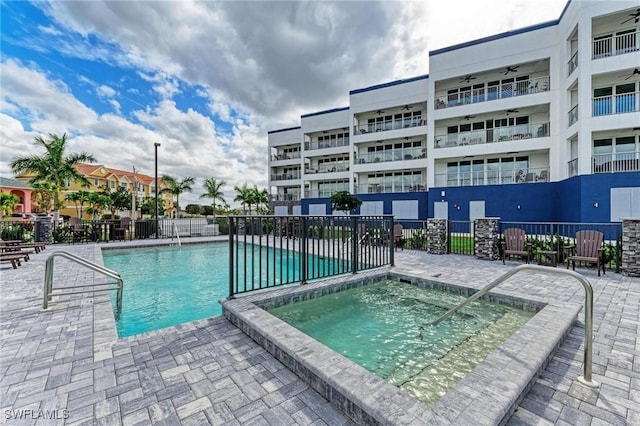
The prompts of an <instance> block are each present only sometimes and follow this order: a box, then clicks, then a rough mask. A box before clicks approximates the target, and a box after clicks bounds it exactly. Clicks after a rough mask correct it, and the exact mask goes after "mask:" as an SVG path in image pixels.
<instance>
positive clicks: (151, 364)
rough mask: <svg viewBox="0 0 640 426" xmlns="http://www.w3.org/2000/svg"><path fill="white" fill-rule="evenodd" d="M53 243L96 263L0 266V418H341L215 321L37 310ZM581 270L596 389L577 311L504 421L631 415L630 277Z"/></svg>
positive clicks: (560, 289) (555, 282)
mask: <svg viewBox="0 0 640 426" xmlns="http://www.w3.org/2000/svg"><path fill="white" fill-rule="evenodd" d="M149 243H154V242H149ZM117 244H119V245H121V246H124V245H130V243H117ZM110 246H113V244H110ZM56 250H68V251H71V252H73V253H75V254H78V255H80V256H82V257H85V258H88V259H90V260H96V261H99V263H101V260H99V259H98V258H99V256H100V254H99V249H96V246H95V245H92V244H81V245H74V246H70V245H56V246H49V248H48V249H47V250H45V251H43V252H42V253H40V254H33V255H31V260H30V261H29V262H28V263H26V264H24V265H23V266H22V267H20V268H19V269H17V270H13V269H10V266H9V265H8V264H4V263H3V264H1V266H0V330H1V336H0V410H1V412H0V423H3V424H5V423H6V424H38V425H39V424H66V425H72V424H96V425H100V424H105V425H107V424H108V425H118V424H123V425H136V424H171V425H173V424H185V425H189V424H194V425H202V424H216V425H218V424H252V425H287V424H315V425H323V424H326V425H332V426H333V425H342V424H351V422H350V421H349V420H348V419H347V418H346V417H344V416H343V415H341V414H340V413H339V412H337V411H336V410H335V409H334V408H333V407H332V406H331V405H329V404H328V403H327V402H326V401H325V400H324V399H323V398H321V397H320V396H319V395H318V394H317V393H316V392H315V391H313V390H312V389H311V388H310V387H309V386H308V385H307V384H306V383H304V382H302V381H301V380H300V379H298V378H297V376H295V375H294V374H293V373H292V372H290V371H289V370H287V369H286V368H284V367H283V366H282V365H281V364H280V363H279V362H277V361H276V360H275V359H274V358H273V357H271V355H269V354H268V353H267V352H266V351H265V350H264V349H262V348H261V347H260V346H258V345H257V344H255V343H254V342H253V341H252V340H251V339H249V338H248V337H247V336H246V335H244V334H243V333H242V332H240V331H239V330H238V329H236V328H235V327H233V326H232V325H231V324H230V323H229V322H227V321H226V320H225V319H224V318H221V317H217V318H213V319H207V320H201V321H196V322H193V323H189V324H186V325H182V326H177V327H171V328H168V329H163V330H159V331H156V332H152V333H147V334H143V335H139V336H133V337H129V338H126V339H121V340H117V341H111V342H109V340H113V339H110V337H109V336H114V331H113V330H109V329H105V328H106V327H107V326H106V325H105V324H109V323H110V319H109V318H108V316H109V315H106V314H105V311H104V306H105V297H106V296H104V295H103V296H96V297H95V298H94V297H92V296H90V295H80V296H72V298H70V299H67V301H60V302H56V301H55V300H54V302H53V303H52V304H51V306H50V309H49V310H47V311H43V310H42V291H43V290H42V288H43V279H44V268H45V260H46V258H47V257H48V256H49V255H50V254H51V253H53V252H55V251H56ZM55 262H56V268H55V275H54V282H56V283H65V284H66V285H74V284H77V283H81V284H82V283H87V282H92V281H93V280H94V274H93V272H91V271H87V270H85V269H82V268H80V267H78V266H76V265H74V264H71V263H70V262H69V261H67V260H65V259H62V258H56V261H55ZM396 263H397V266H396V268H397V270H398V271H399V272H406V273H411V274H424V275H426V276H437V277H438V280H442V281H446V282H457V283H462V284H464V285H469V286H476V287H480V286H482V285H484V284H486V283H487V282H488V281H490V280H491V279H492V278H495V277H497V276H498V275H500V274H501V273H503V272H505V271H506V270H508V269H509V268H511V267H513V266H515V265H517V264H518V263H516V262H512V263H510V264H509V263H508V264H507V266H503V265H502V264H501V263H500V262H489V261H480V260H475V259H473V258H471V257H466V256H454V255H449V256H435V255H428V254H425V253H422V252H415V251H410V250H404V251H398V252H396ZM580 272H584V275H585V276H586V277H587V278H588V279H589V280H590V281H591V283H592V284H593V286H594V294H595V299H594V300H595V309H594V312H595V316H594V329H595V340H594V356H593V360H594V366H593V371H594V379H595V380H597V381H599V382H600V383H601V386H600V388H598V389H595V390H592V389H589V388H586V387H584V386H582V385H580V384H578V383H577V381H576V377H577V376H579V375H580V374H581V368H582V367H581V364H582V355H583V352H582V346H581V345H582V340H583V336H584V328H583V326H582V322H578V323H576V325H575V326H574V327H573V331H572V333H571V335H570V336H569V338H568V339H567V340H566V341H565V343H564V344H563V345H562V346H561V347H560V348H559V349H558V351H557V352H556V354H555V356H554V358H553V360H552V361H551V362H550V364H549V366H548V367H547V368H546V370H545V371H544V373H543V374H542V375H541V377H540V378H539V379H538V380H537V382H536V384H535V386H534V387H533V389H532V390H531V391H530V392H529V394H528V395H527V396H526V397H525V398H524V400H523V401H522V403H521V404H520V407H519V408H518V410H517V411H516V413H515V414H514V415H513V416H512V418H511V419H510V421H509V424H512V425H520V424H527V425H533V424H536V425H538V424H540V425H544V424H558V425H563V424H565V425H566V424H572V425H590V424H591V425H600V424H621V425H622V424H640V345H639V343H638V335H637V334H638V325H639V322H640V320H639V311H640V279H638V278H629V277H623V276H621V275H620V274H615V273H613V272H610V271H608V272H607V274H606V276H603V277H601V278H598V277H597V276H596V274H595V271H591V270H581V271H580ZM95 279H98V280H101V279H100V278H95ZM544 282H546V284H544V285H543V284H542V283H544ZM501 288H502V289H504V290H505V291H513V292H514V293H517V294H533V295H536V296H538V297H543V298H544V297H547V298H554V299H556V300H574V301H579V302H582V300H583V294H584V293H583V291H582V288H581V287H580V286H579V285H578V284H577V282H572V281H570V280H568V279H567V278H566V277H555V276H544V275H541V274H529V275H527V276H524V275H523V277H522V278H521V279H517V280H516V279H514V280H510V281H508V282H507V283H505V285H504V286H501ZM94 311H95V313H96V315H95V316H94ZM105 317H107V318H105ZM19 416H22V417H23V418H22V419H17V418H16V417H19ZM42 416H44V417H46V416H54V417H57V418H56V419H45V418H43V417H42Z"/></svg>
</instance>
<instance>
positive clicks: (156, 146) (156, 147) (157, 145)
mask: <svg viewBox="0 0 640 426" xmlns="http://www.w3.org/2000/svg"><path fill="white" fill-rule="evenodd" d="M153 145H154V146H155V149H156V239H158V233H159V231H160V226H159V223H158V147H159V146H160V144H159V143H158V142H156V143H154V144H153Z"/></svg>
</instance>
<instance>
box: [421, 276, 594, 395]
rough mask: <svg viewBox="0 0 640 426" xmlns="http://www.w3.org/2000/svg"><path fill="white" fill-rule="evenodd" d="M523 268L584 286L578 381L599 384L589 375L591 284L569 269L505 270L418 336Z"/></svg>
mask: <svg viewBox="0 0 640 426" xmlns="http://www.w3.org/2000/svg"><path fill="white" fill-rule="evenodd" d="M524 270H533V271H540V272H548V273H556V274H561V275H569V276H571V277H573V278H575V279H576V280H578V281H579V282H580V284H582V287H584V296H585V297H584V363H583V364H584V373H583V375H582V376H580V377H578V381H579V382H580V383H582V384H584V385H586V386H589V387H598V386H599V384H598V383H597V382H595V381H594V380H593V379H592V377H591V373H592V368H591V352H592V342H593V288H592V287H591V284H590V283H589V281H587V279H586V278H585V277H583V276H582V275H580V274H578V273H577V272H574V271H569V270H566V269H556V268H550V267H548V266H538V265H520V266H517V267H515V268H513V269H512V270H510V271H509V272H506V273H505V274H503V275H501V276H499V277H498V278H496V279H495V280H493V281H492V282H490V283H489V284H487V285H486V286H485V287H483V288H481V289H480V290H479V291H478V292H477V293H475V294H474V295H473V296H471V297H469V298H468V299H466V300H464V301H462V302H461V303H460V304H459V305H458V306H456V307H454V308H452V309H450V310H449V311H447V312H445V313H444V314H442V315H441V316H440V317H439V318H437V319H436V320H435V321H432V322H430V323H427V324H423V325H422V326H421V327H420V337H421V338H422V330H423V329H424V327H426V326H430V325H436V324H439V323H440V322H442V321H443V320H445V319H446V318H449V317H450V316H451V315H453V314H455V313H456V312H458V311H459V310H460V309H462V308H464V307H465V306H467V305H468V304H469V303H471V302H473V301H474V300H477V299H479V298H481V297H482V296H484V295H485V294H487V293H488V292H489V291H490V290H492V289H493V288H495V287H497V286H499V285H500V284H502V283H503V282H505V281H506V280H507V279H509V278H511V277H512V276H513V275H515V274H517V273H518V272H520V271H524Z"/></svg>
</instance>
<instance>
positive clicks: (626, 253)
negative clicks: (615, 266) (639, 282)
mask: <svg viewBox="0 0 640 426" xmlns="http://www.w3.org/2000/svg"><path fill="white" fill-rule="evenodd" d="M621 270H622V273H623V274H624V275H627V276H630V277H640V218H633V219H622V265H621Z"/></svg>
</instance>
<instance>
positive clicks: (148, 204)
mask: <svg viewBox="0 0 640 426" xmlns="http://www.w3.org/2000/svg"><path fill="white" fill-rule="evenodd" d="M140 211H141V212H142V214H146V215H153V214H155V213H156V198H155V197H145V199H144V200H142V205H141V206H140ZM158 215H160V216H162V215H164V200H163V199H162V198H158Z"/></svg>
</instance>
